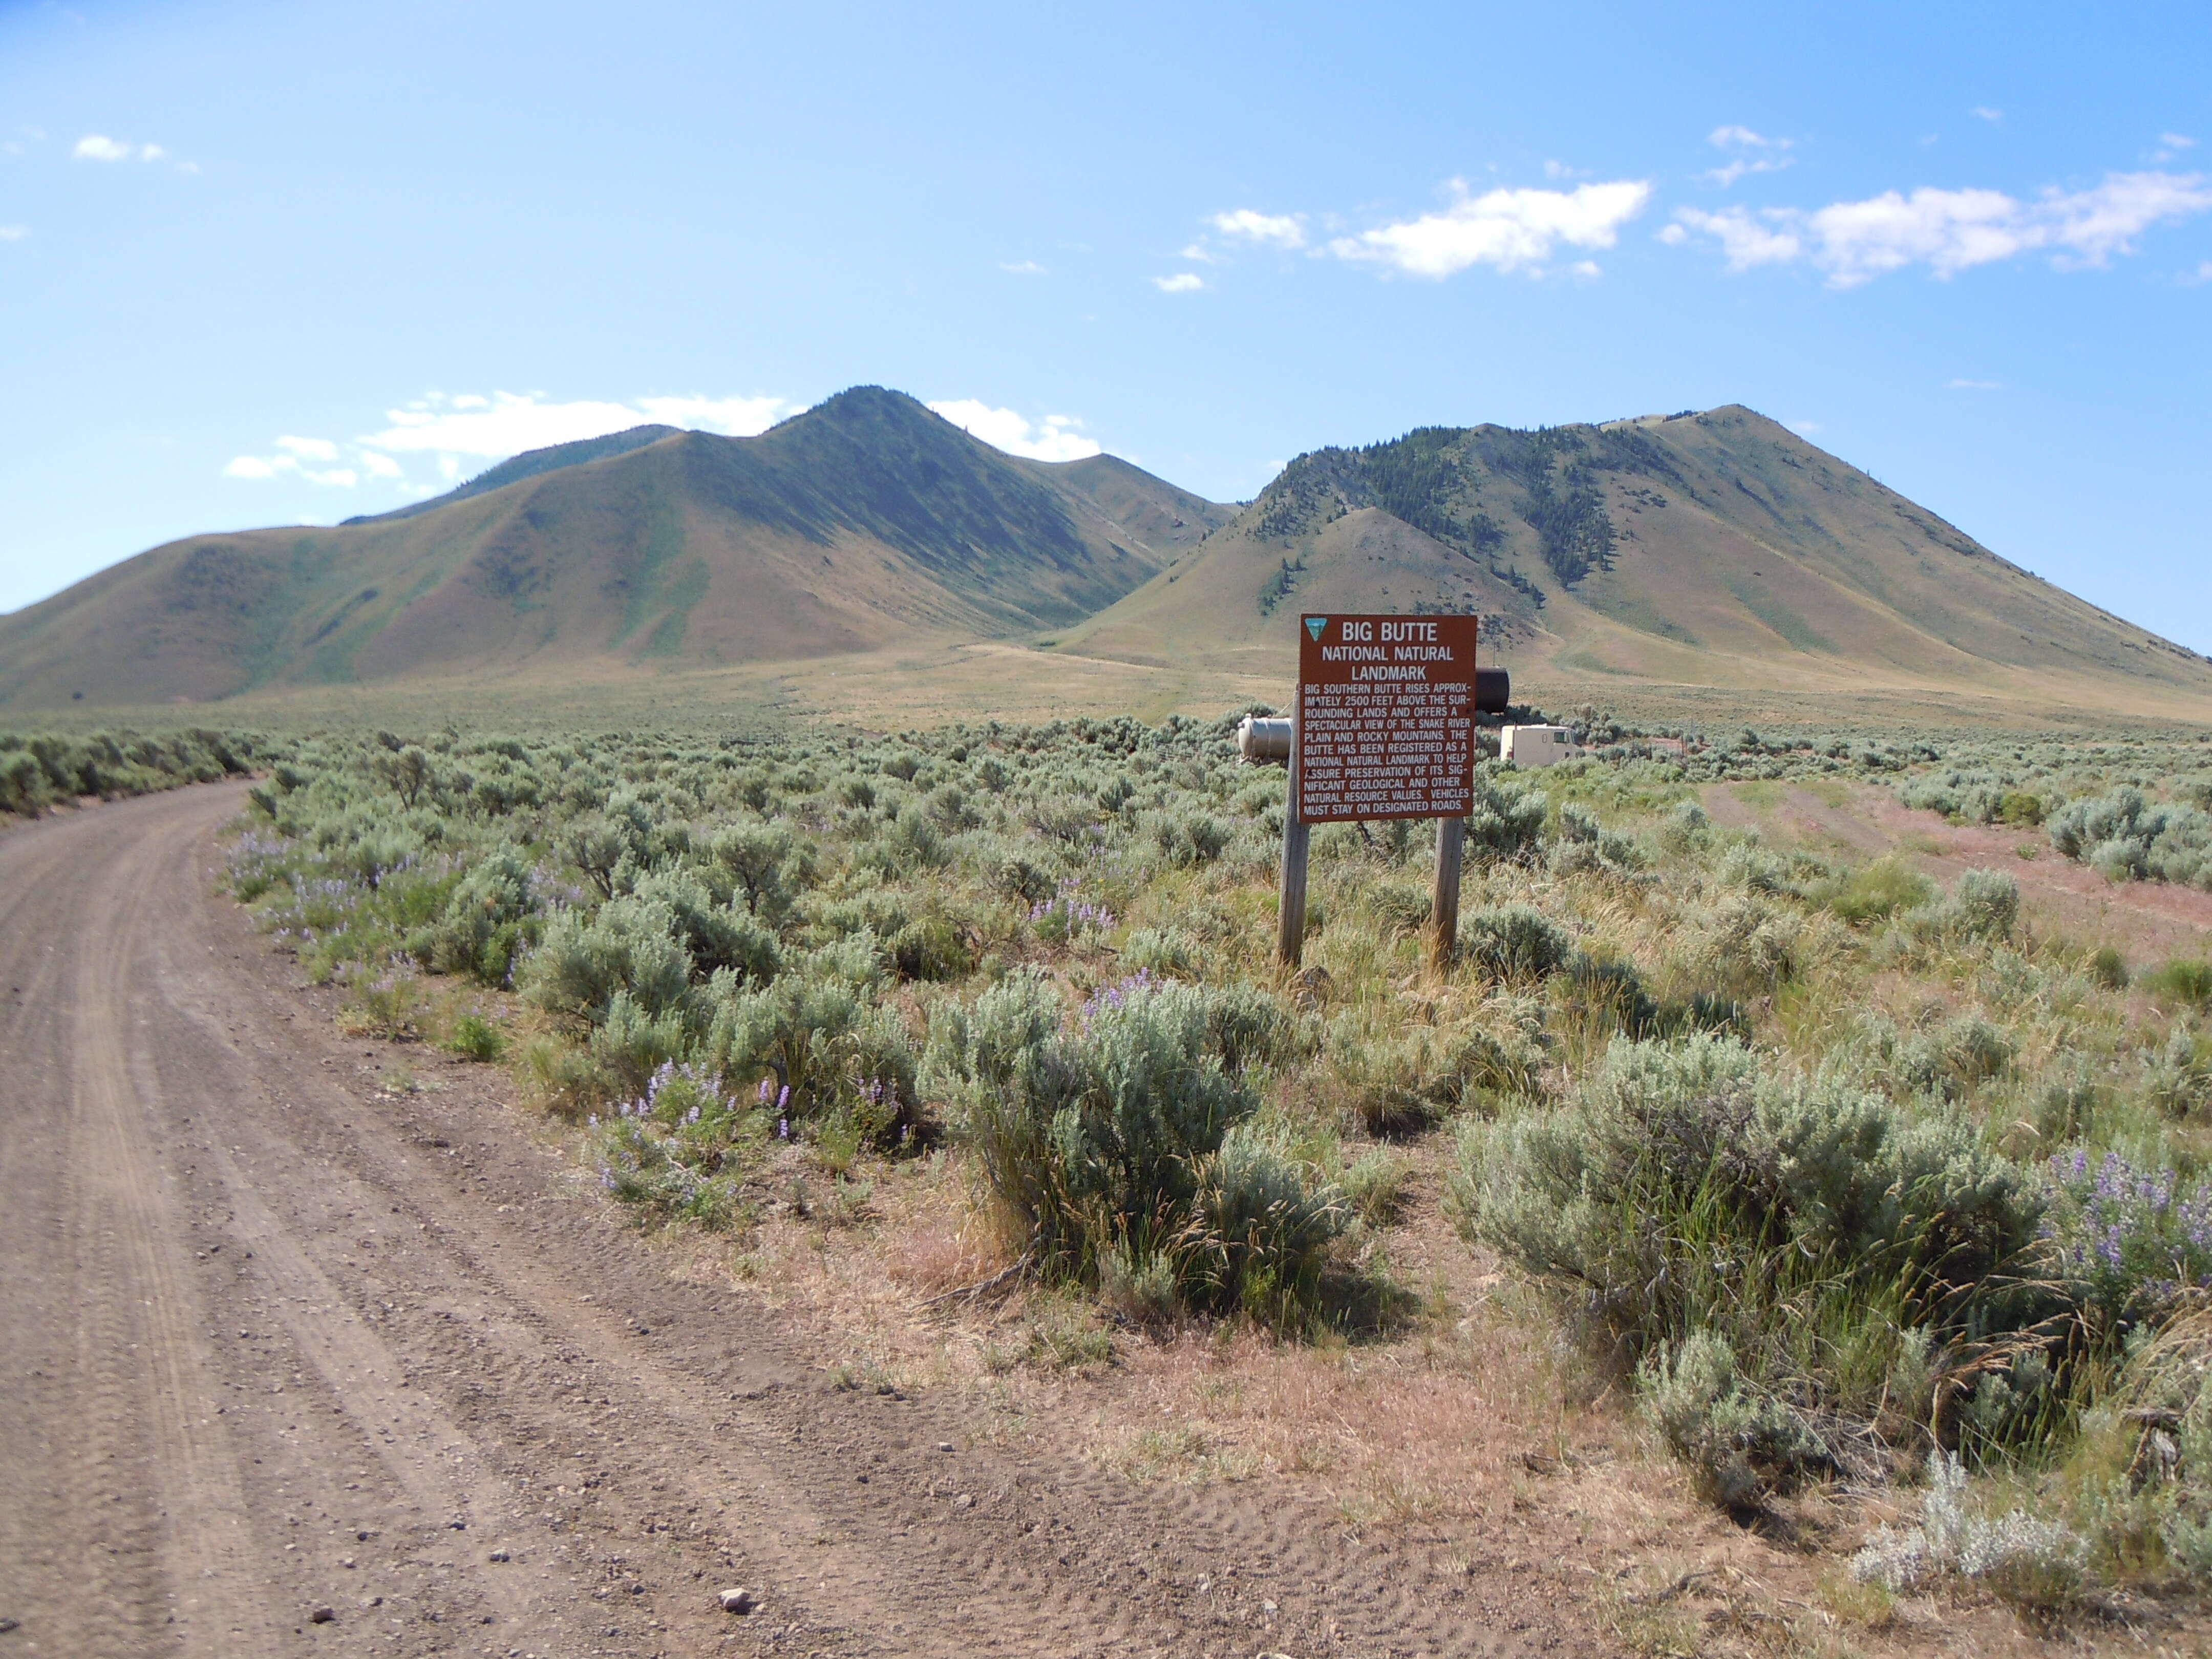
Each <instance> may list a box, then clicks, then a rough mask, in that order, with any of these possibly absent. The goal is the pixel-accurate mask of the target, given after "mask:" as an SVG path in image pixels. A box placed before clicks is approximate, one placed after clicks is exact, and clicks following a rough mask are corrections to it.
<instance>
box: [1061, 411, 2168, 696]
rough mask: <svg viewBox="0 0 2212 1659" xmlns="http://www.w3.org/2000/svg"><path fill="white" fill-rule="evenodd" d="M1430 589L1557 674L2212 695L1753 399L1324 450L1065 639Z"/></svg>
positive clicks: (1103, 645)
mask: <svg viewBox="0 0 2212 1659" xmlns="http://www.w3.org/2000/svg"><path fill="white" fill-rule="evenodd" d="M1424 610H1429V611H1436V610H1443V611H1480V612H1481V613H1482V614H1483V616H1484V617H1485V628H1484V636H1485V649H1486V651H1488V652H1491V653H1494V654H1493V656H1492V660H1502V661H1504V662H1505V663H1507V664H1510V665H1514V666H1515V667H1516V669H1518V670H1520V671H1522V672H1523V673H1524V674H1528V673H1534V674H1535V675H1538V676H1540V677H1541V678H1543V679H1545V680H1547V681H1580V682H1584V683H1595V684H1596V685H1598V686H1602V685H1603V684H1606V683H1607V682H1611V683H1614V684H1619V683H1621V682H1623V681H1640V682H1644V683H1646V684H1650V683H1666V684H1675V685H1711V686H1726V687H1739V688H1747V689H1762V690H1805V691H1820V690H1838V691H1848V690H1852V689H1855V688H1867V687H1872V686H1876V685H1880V686H1897V687H1916V686H1917V687H1926V688H1941V687H1955V688H1960V689H1972V690H1976V691H1978V692H1983V693H1987V694H1991V695H1996V696H2007V697H2020V698H2026V699H2032V700H2033V701H2037V702H2045V703H2050V702H2059V701H2062V700H2064V699H2066V698H2069V697H2080V698H2083V699H2090V698H2093V697H2096V696H2117V697H2118V702H2115V703H2114V705H2113V706H2115V707H2118V706H2125V707H2127V708H2131V709H2135V710H2139V711H2144V712H2149V711H2153V710H2160V709H2164V710H2168V711H2171V712H2174V713H2186V714H2189V715H2190V716H2191V717H2192V718H2198V719H2202V718H2205V717H2206V716H2207V714H2212V662H2208V661H2207V659H2205V658H2203V657H2201V656H2199V655H2197V653H2194V652H2191V651H2188V650H2186V649H2185V648H2183V647H2180V646H2177V645H2174V644H2172V643H2171V642H2169V641H2166V640H2163V639H2160V638H2159V637H2158V636H2157V635H2154V634H2151V633H2149V632H2148V631H2147V630H2145V629H2142V628H2140V627H2137V626H2136V625H2134V624H2133V623H2127V622H2124V621H2123V620H2121V619H2120V618H2119V617H2115V616H2112V614H2110V613H2109V612H2107V611H2101V610H2099V609H2098V608H2097V607H2095V606H2094V605H2089V604H2088V603H2087V602H2086V601H2084V600H2081V599H2076V598H2075V597H2074V596H2073V595H2072V594H2070V593H2068V592H2065V591H2063V589H2061V588H2058V587H2055V586H2052V585H2051V584H2050V583H2049V582H2046V581H2044V580H2041V579H2040V578H2039V577H2037V576H2034V575H2032V574H2029V573H2028V572H2027V571H2025V570H2022V569H2021V568H2019V567H2018V566H2016V565H2013V564H2010V563H2008V562H2006V561H2005V560H2003V559H2002V558H1999V557H1998V556H1996V554H1994V553H1992V552H1990V550H1988V549H1986V548H1984V547H1983V546H1981V545H1980V544H1978V543H1977V542H1975V541H1974V540H1973V539H1972V538H1970V537H1968V536H1966V534H1964V533H1963V532H1960V530H1958V529H1957V528H1955V527H1954V526H1952V525H1950V524H1948V523H1946V522H1945V521H1944V520H1942V519H1940V518H1938V517H1936V515H1935V514H1934V513H1929V512H1928V511H1927V510H1926V509H1925V508H1923V507H1917V506H1916V505H1915V504H1914V503H1912V502H1911V501H1907V500H1906V499H1905V497H1903V496H1901V495H1898V494H1897V493H1896V492H1894V491H1893V490H1890V489H1886V488H1884V487H1883V486H1882V485H1881V484H1880V483H1876V482H1875V480H1874V479H1873V478H1871V477H1869V476H1868V475H1867V474H1865V473H1863V472H1861V471H1858V470H1857V468H1855V467H1852V466H1850V465H1846V464H1845V463H1844V462H1842V461H1839V460H1838V459H1836V458H1835V457H1834V456H1832V455H1830V454H1828V453H1826V452H1825V451H1822V450H1820V449H1818V448H1815V447H1814V446H1813V445H1811V444H1809V443H1808V442H1806V441H1804V440H1803V439H1802V438H1801V437H1799V436H1798V435H1796V434H1795V433H1793V432H1791V431H1790V430H1789V429H1788V428H1785V427H1783V426H1781V425H1778V423H1776V422H1773V421H1770V420H1768V419H1766V418H1765V416H1761V415H1758V414H1755V413H1753V411H1752V410H1747V409H1744V408H1741V407H1740V406H1738V405H1735V404H1729V405H1727V406H1725V407H1723V408H1719V409H1715V410H1706V411H1705V412H1703V413H1698V412H1694V411H1688V410H1686V411H1684V412H1683V413H1681V414H1679V415H1671V416H1642V417H1639V418H1637V419H1633V420H1625V421H1614V422H1607V423H1605V424H1603V425H1595V426H1566V427H1554V428H1544V429H1541V430H1538V431H1534V432H1523V431H1516V430H1513V429H1511V428H1505V427H1498V426H1478V427H1472V428H1447V427H1425V428H1420V429H1419V430H1417V431H1414V432H1411V433H1409V434H1407V435H1406V436H1405V437H1403V438H1400V439H1397V440H1395V441H1392V442H1389V443H1380V444H1375V445H1372V446H1370V447H1367V448H1364V449H1322V450H1316V451H1315V452H1313V453H1310V454H1306V455H1301V456H1300V457H1298V459H1296V460H1295V461H1293V462H1291V465H1289V466H1288V467H1286V468H1285V469H1284V471H1282V473H1281V474H1280V475H1279V477H1277V478H1276V479H1275V480H1274V482H1273V483H1270V484H1269V485H1268V486H1267V489H1264V490H1262V491H1261V494H1260V495H1259V497H1258V499H1256V500H1255V501H1253V502H1252V503H1251V504H1250V505H1249V507H1245V508H1244V509H1243V511H1242V512H1241V513H1239V514H1238V515H1237V518H1236V519H1235V520H1233V521H1232V522H1231V523H1230V524H1228V525H1226V526H1223V527H1222V528H1221V529H1219V530H1218V531H1216V532H1213V533H1212V534H1211V535H1210V536H1208V537H1207V538H1206V541H1205V542H1204V544H1202V545H1201V546H1200V548H1199V549H1198V550H1197V551H1196V552H1194V554H1192V555H1191V556H1188V557H1186V558H1184V559H1182V560H1181V561H1180V562H1177V563H1176V565H1175V566H1174V567H1173V568H1170V569H1168V570H1165V571H1163V572H1162V573H1161V574H1159V575H1158V576H1156V577H1154V578H1153V579H1152V580H1150V581H1149V582H1147V583H1146V585H1145V586H1142V587H1140V588H1139V589H1137V590H1136V591H1135V592H1133V593H1131V594H1129V595H1128V596H1127V598H1125V599H1121V600H1120V601H1118V602H1117V603H1115V605H1111V606H1109V608H1108V609H1106V610H1105V611H1103V612H1101V613H1100V614H1099V615H1098V616H1097V617H1093V618H1092V619H1091V621H1090V622H1088V623H1085V625H1084V626H1083V627H1082V628H1080V629H1073V630H1070V631H1069V632H1068V633H1066V635H1063V636H1062V637H1061V639H1060V642H1059V648H1060V649H1062V650H1065V651H1071V652H1078V653H1083V654H1085V655H1088V656H1103V657H1109V658H1118V659H1123V660H1127V661H1132V662H1143V663H1161V664H1169V663H1174V664H1190V663H1194V662H1202V663H1205V664H1206V665H1211V666H1213V667H1216V668H1220V669H1227V670H1236V669H1246V670H1249V671H1253V672H1263V673H1274V674H1279V673H1280V672H1281V671H1283V668H1284V665H1285V664H1286V663H1287V661H1288V660H1289V658H1290V655H1291V651H1292V648H1293V637H1294V630H1295V624H1294V622H1293V618H1295V617H1297V614H1298V613H1299V612H1301V611H1424ZM2085 706H2094V704H2093V703H2085Z"/></svg>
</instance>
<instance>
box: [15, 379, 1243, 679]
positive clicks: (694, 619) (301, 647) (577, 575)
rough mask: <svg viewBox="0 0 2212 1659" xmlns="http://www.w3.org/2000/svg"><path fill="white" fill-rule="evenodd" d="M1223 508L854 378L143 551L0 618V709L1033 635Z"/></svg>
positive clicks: (1134, 579) (1128, 576)
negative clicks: (740, 432)
mask: <svg viewBox="0 0 2212 1659" xmlns="http://www.w3.org/2000/svg"><path fill="white" fill-rule="evenodd" d="M1228 516H1229V511H1228V509H1225V508H1222V507H1216V506H1215V505H1214V504H1213V503H1212V502H1209V501H1204V500H1202V499H1200V497H1198V496H1195V495H1191V494H1189V493H1188V492H1187V491H1184V490H1181V489H1176V488H1175V486H1173V485H1171V484H1169V483H1164V482H1163V481H1162V480H1160V479H1158V478H1155V477H1152V476H1151V475H1150V474H1149V473H1146V472H1144V471H1139V469H1138V468H1136V467H1133V466H1131V465H1128V464H1127V463H1126V462H1123V461H1119V460H1115V459H1112V458H1111V457H1109V456H1103V455H1100V456H1094V457H1092V458H1091V459H1088V460H1082V461H1073V462H1065V463H1059V464H1046V463H1042V462H1037V461H1030V460H1024V459H1017V458H1015V457H1012V456H1010V455H1006V454H1005V453H1001V452H1000V451H999V450H997V449H994V448H993V447H990V446H989V445H987V444H985V443H982V442H981V441H977V440H976V439H975V438H972V437H970V436H969V435H968V434H967V433H965V432H963V431H962V430H961V429H960V428H957V427H956V426H954V425H952V424H951V422H947V421H945V420H944V419H943V418H941V417H940V416H937V415H935V414H933V413H932V412H931V411H930V410H927V408H925V407H924V406H923V405H922V404H919V403H917V402H916V401H915V400H914V399H913V398H908V397H907V396H905V395H904V394H902V393H900V392H889V391H885V390H884V389H882V388H880V387H875V386H861V387H855V388H854V389H853V390H851V391H848V392H841V393H840V394H838V395H837V396H836V397H834V398H830V399H829V400H828V401H827V402H826V403H823V404H817V406H816V407H814V408H812V409H811V410H807V411H806V412H805V414H803V415H799V416H793V418H792V419H790V420H787V421H785V422H782V423H781V425H778V426H776V427H775V428H772V429H771V430H769V431H768V432H764V433H763V434H761V435H759V436H758V437H754V438H725V437H720V436H716V435H712V434H708V433H702V432H684V431H678V430H677V429H675V428H668V427H640V428H634V429H633V430H631V431H629V432H624V433H617V434H614V435H610V436H607V437H603V438H594V439H591V440H587V441H583V442H580V443H574V444H563V445H559V446H556V447H553V448H550V449H543V450H537V451H533V452H532V453H528V454H525V455H519V456H517V457H515V458H514V459H512V460H510V461H507V462H505V463H502V464H501V465H499V466H496V467H494V468H492V469H491V470H490V471H488V472H486V473H484V474H483V476H482V477H477V478H476V479H473V480H471V482H470V483H466V484H465V485H463V486H462V487H461V488H459V489H456V490H453V492H451V493H450V494H448V495H442V496H440V497H438V498H437V499H435V500H434V501H424V502H421V503H418V504H416V505H415V506H413V507H407V508H404V509H402V510H400V511H398V512H397V513H386V514H382V515H380V516H379V517H375V518H369V519H358V520H349V522H347V523H345V524H343V525H340V526H336V527H334V528H331V529H299V528H294V529H271V530H252V531H242V532H235V533H230V534H218V535H200V536H190V537H186V538H184V539H183V540H181V541H176V542H171V543H169V544H167V545H165V546H161V547H157V548H155V549H153V550H151V551H149V552H146V553H142V554H140V555H138V556H137V557H136V558H132V559H128V560H125V562H122V563H120V564H118V565H115V566H112V567H111V568H108V569H106V570H104V571H101V572H100V573H99V574H96V575H94V576H91V577H89V578H88V579H87V580H83V581H82V582H79V583H77V584H76V586H72V587H70V588H68V589H66V590H65V591H64V592H60V593H58V594H56V595H55V596H53V597H52V599H46V600H44V601H42V602H40V604H37V605H30V606H27V607H26V608H25V609H23V610H21V611H16V612H15V613H14V614H12V615H9V616H7V617H0V706H15V707H21V708H50V707H57V706H63V705H69V704H70V703H71V702H72V699H73V697H75V696H76V694H82V703H90V704H141V705H143V704H147V703H152V702H170V701H180V700H187V701H194V702H197V701H201V700H205V699H212V698H219V697H226V696H235V695H237V694H240V693H244V692H250V691H253V690H261V689H264V688H267V689H271V690H275V689H279V688H283V687H287V686H298V685H311V684H348V683H355V682H369V683H375V682H392V681H401V680H418V679H445V678H462V677H468V678H478V677H484V676H501V675H516V676H525V677H528V676H546V675H558V676H561V677H563V678H568V677H586V678H588V677H592V676H595V675H599V674H604V673H605V672H609V671H616V672H619V671H623V670H624V669H634V668H635V667H638V666H647V665H677V666H694V667H703V666H712V665H724V664H732V663H742V662H756V661H764V660H765V661H779V660H792V659H805V658H810V657H819V656H827V655H833V654H840V653H848V652H854V651H863V650H869V649H873V648H876V647H882V646H885V645H890V644H893V643H897V642H900V641H905V640H908V639H916V638H921V639H927V638H934V637H969V638H972V637H976V636H992V635H1010V634H1024V633H1033V632H1035V631H1036V630H1038V629H1048V628H1054V627H1060V626H1065V625H1066V624H1068V623H1074V622H1078V621H1079V620H1081V619H1082V618H1084V617H1088V616H1090V615H1091V614H1092V613H1093V612H1095V611H1097V610H1099V609H1100V608H1101V607H1102V606H1104V605H1109V604H1111V603H1112V602H1113V601H1114V600H1115V599H1119V598H1121V596H1122V595H1123V594H1125V593H1127V592H1129V591H1130V590H1131V589H1132V588H1133V587H1135V586H1138V585H1139V583H1141V582H1143V581H1144V580H1146V579H1147V578H1148V577H1150V576H1151V575H1152V574H1153V573H1154V572H1155V571H1157V570H1158V569H1159V568H1161V566H1162V564H1163V563H1164V561H1165V559H1166V558H1167V557H1168V556H1170V555H1172V554H1173V553H1174V552H1176V551H1177V550H1180V549H1181V548H1182V546H1185V545H1187V544H1194V543H1195V542H1196V541H1197V540H1198V538H1200V537H1201V536H1203V535H1204V534H1205V533H1206V532H1207V531H1208V530H1210V529H1212V528H1213V527H1214V526H1216V525H1218V524H1219V523H1221V522H1223V521H1225V520H1226V519H1227V517H1228ZM82 703H80V704H79V705H78V706H82Z"/></svg>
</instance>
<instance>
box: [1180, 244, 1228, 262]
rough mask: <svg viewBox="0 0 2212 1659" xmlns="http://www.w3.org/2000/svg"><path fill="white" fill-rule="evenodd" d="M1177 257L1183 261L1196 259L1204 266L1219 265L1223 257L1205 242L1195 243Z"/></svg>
mask: <svg viewBox="0 0 2212 1659" xmlns="http://www.w3.org/2000/svg"><path fill="white" fill-rule="evenodd" d="M1176 258H1181V259H1195V260H1197V261H1198V263H1199V264H1202V265H1218V264H1220V263H1221V256H1220V255H1219V254H1218V253H1216V252H1214V251H1213V250H1212V248H1209V247H1208V246H1206V244H1205V243H1203V242H1193V243H1192V244H1191V245H1190V246H1188V247H1187V248H1185V249H1184V250H1183V251H1182V252H1181V253H1179V254H1177V255H1176Z"/></svg>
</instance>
